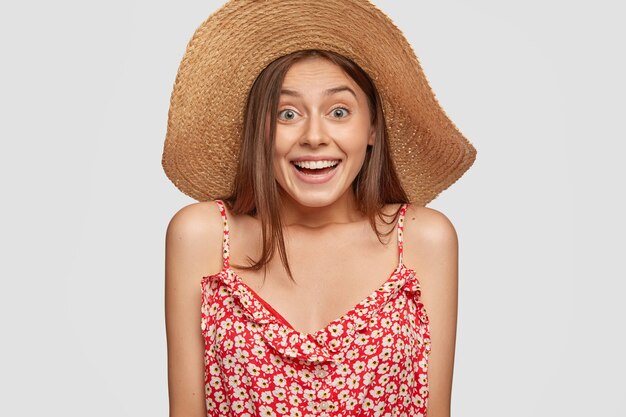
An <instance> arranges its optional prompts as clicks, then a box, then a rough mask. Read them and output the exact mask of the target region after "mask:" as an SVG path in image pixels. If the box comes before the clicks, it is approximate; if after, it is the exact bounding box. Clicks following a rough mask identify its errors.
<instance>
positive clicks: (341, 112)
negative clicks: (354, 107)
mask: <svg viewBox="0 0 626 417" xmlns="http://www.w3.org/2000/svg"><path fill="white" fill-rule="evenodd" d="M347 115H348V110H347V109H344V108H343V107H337V108H336V109H334V110H333V117H336V118H338V119H341V118H342V117H346V116H347Z"/></svg>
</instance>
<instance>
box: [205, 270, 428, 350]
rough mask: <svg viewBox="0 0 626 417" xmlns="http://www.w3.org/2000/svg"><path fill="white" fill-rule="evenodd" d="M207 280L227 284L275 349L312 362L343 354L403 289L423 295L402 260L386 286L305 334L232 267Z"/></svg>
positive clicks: (423, 318) (416, 281) (418, 284)
mask: <svg viewBox="0 0 626 417" xmlns="http://www.w3.org/2000/svg"><path fill="white" fill-rule="evenodd" d="M203 279H207V280H218V281H220V282H221V283H223V284H224V285H225V286H226V291H227V293H228V294H227V295H230V296H232V297H233V299H234V300H235V301H237V302H238V304H239V305H240V306H241V309H242V311H243V314H244V316H245V317H246V318H247V319H248V320H250V321H252V322H254V323H256V324H257V325H258V328H259V329H260V331H261V333H262V335H263V338H264V339H265V340H266V341H267V342H268V343H269V344H270V345H271V346H272V347H274V349H276V350H277V351H278V352H280V353H281V354H282V355H284V356H286V357H290V358H294V359H295V358H299V359H304V360H307V361H310V362H324V361H332V360H333V358H334V356H335V355H337V354H339V353H341V352H342V351H343V350H345V349H346V348H347V347H348V346H349V345H350V344H351V343H352V342H353V340H354V339H355V338H356V337H357V336H358V333H359V332H365V331H366V330H367V328H368V327H369V325H370V324H371V322H372V321H373V320H371V319H372V318H373V317H374V316H375V314H376V313H377V312H378V311H380V310H381V309H382V308H383V307H384V306H385V305H386V304H387V303H388V302H389V301H390V300H392V299H393V298H395V296H396V295H397V294H398V293H399V292H400V291H401V290H404V291H407V292H413V293H417V294H416V296H417V297H418V299H419V297H420V296H421V290H420V289H421V287H420V283H419V281H418V279H417V277H416V274H415V271H414V270H413V269H410V268H407V267H406V266H405V265H404V264H403V263H401V264H399V265H398V267H397V268H396V269H395V270H394V271H393V272H392V273H391V275H390V276H389V278H388V279H387V280H386V281H385V282H384V283H383V284H382V285H380V286H379V287H378V288H377V289H375V290H374V291H373V292H372V293H370V294H369V295H368V296H367V297H365V298H364V299H363V300H361V301H360V302H359V303H358V304H356V305H355V306H354V307H353V308H352V309H350V310H349V311H348V312H347V313H345V314H344V315H342V316H341V317H339V318H337V319H334V320H333V321H331V322H330V323H328V324H327V325H326V326H325V327H324V328H322V329H320V330H317V331H315V332H313V333H302V332H300V331H298V330H295V329H293V328H292V327H291V326H289V325H288V324H286V323H285V322H284V321H283V320H285V319H284V318H282V317H279V316H277V315H276V314H275V313H274V312H272V311H270V309H268V308H267V307H266V306H265V305H264V302H265V301H264V300H263V301H261V298H260V297H259V296H258V295H257V294H256V293H255V292H254V291H253V290H252V289H251V288H250V287H248V285H246V284H245V283H244V282H243V281H242V279H241V277H240V276H239V275H237V273H236V272H235V271H234V270H232V269H231V268H230V267H225V268H223V269H222V270H221V271H220V272H218V273H217V274H214V275H209V276H206V277H203ZM265 303H266V302H265ZM268 305H269V304H268ZM276 313H277V312H276ZM419 314H420V319H421V320H422V321H424V322H427V321H428V317H427V315H426V314H425V312H424V310H423V308H421V309H419ZM341 330H344V331H341Z"/></svg>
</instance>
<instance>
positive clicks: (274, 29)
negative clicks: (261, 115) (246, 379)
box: [162, 0, 476, 205]
mask: <svg viewBox="0 0 626 417" xmlns="http://www.w3.org/2000/svg"><path fill="white" fill-rule="evenodd" d="M303 49H322V50H328V51H332V52H335V53H338V54H340V55H343V56H345V57H346V58H349V59H351V60H352V61H354V62H355V63H356V64H358V65H359V66H360V67H361V68H363V70H365V72H367V73H368V74H369V76H370V77H371V78H372V80H373V81H374V83H375V85H376V88H377V89H378V92H379V94H380V96H381V99H382V102H383V103H382V104H383V111H384V113H385V119H386V122H387V130H388V133H389V140H390V144H389V145H390V149H391V155H392V158H393V160H394V164H395V166H396V170H397V172H398V176H399V177H400V180H401V183H402V186H403V187H404V190H405V191H406V193H407V195H408V196H409V199H410V201H411V203H413V204H416V205H426V204H427V203H429V202H430V201H431V200H433V199H434V198H435V197H436V196H437V195H439V193H441V191H443V190H445V189H446V188H448V187H449V186H450V185H452V184H453V183H454V182H456V181H457V180H458V179H459V178H460V177H461V176H462V175H463V174H464V173H465V171H467V170H468V169H469V167H470V166H471V165H472V163H473V162H474V160H475V158H476V149H475V148H474V147H473V146H472V144H471V143H470V142H469V141H468V140H467V139H466V138H465V137H464V136H463V135H462V134H461V133H460V132H459V131H458V129H457V128H456V127H455V125H454V124H453V123H452V121H450V119H448V117H447V116H446V114H445V113H444V111H443V110H442V108H441V107H440V106H439V104H438V102H437V99H436V98H435V96H434V94H433V92H432V90H431V88H430V86H429V84H428V81H427V80H426V77H425V75H424V73H423V71H422V68H421V66H420V64H419V62H418V60H417V57H416V56H415V53H414V52H413V49H412V48H411V46H410V45H409V43H408V41H407V40H406V39H405V37H404V36H403V34H402V32H400V30H399V29H398V28H397V27H396V26H395V25H394V24H393V22H392V21H391V20H390V19H389V18H388V17H387V16H386V15H385V14H384V13H383V12H381V11H380V10H379V9H377V8H376V7H375V6H374V5H372V4H371V3H370V2H368V1H363V0H341V1H338V0H323V1H318V0H231V1H229V2H227V3H226V4H225V5H224V6H222V8H221V9H219V10H218V11H216V12H215V13H213V14H212V15H211V16H209V18H208V19H207V20H206V21H204V23H202V24H201V25H200V27H198V29H197V30H196V31H195V33H194V35H193V37H192V39H191V40H190V41H189V44H188V45H187V50H186V52H185V55H184V56H183V59H182V62H181V63H180V67H179V69H178V74H177V76H176V81H175V84H174V90H173V92H172V96H171V102H170V109H169V117H168V125H167V135H166V139H165V146H164V149H163V159H162V164H163V169H164V170H165V173H166V175H167V176H168V178H169V179H170V180H171V181H172V182H173V183H174V184H175V185H176V187H178V188H179V189H180V190H181V191H182V192H183V193H185V194H187V195H189V196H190V197H192V198H194V199H195V200H198V201H204V200H209V199H215V198H217V197H220V196H223V195H228V194H229V193H230V190H231V186H232V183H233V179H234V175H235V172H236V171H237V164H238V155H239V142H240V138H241V135H242V130H243V117H244V109H245V106H246V101H247V96H248V92H249V90H250V88H251V86H252V84H253V82H254V80H255V79H256V77H257V75H258V74H259V73H260V72H261V71H262V70H263V69H264V68H265V67H266V66H267V65H268V64H270V63H271V62H272V61H274V60H275V59H277V58H279V57H281V56H283V55H287V54H290V53H292V52H296V51H298V50H303Z"/></svg>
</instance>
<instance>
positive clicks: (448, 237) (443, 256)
mask: <svg viewBox="0 0 626 417" xmlns="http://www.w3.org/2000/svg"><path fill="white" fill-rule="evenodd" d="M404 249H405V262H406V264H407V266H408V267H409V268H412V269H415V270H416V272H417V273H418V275H420V276H424V277H427V276H429V275H431V274H429V273H428V272H429V271H430V270H432V269H435V268H437V266H438V265H442V263H445V264H448V265H452V266H454V265H456V262H457V254H458V236H457V233H456V229H455V228H454V225H453V224H452V222H451V221H450V219H448V217H447V216H446V215H445V214H444V213H442V212H440V211H438V210H436V209H433V208H430V207H421V206H414V205H409V206H408V208H407V211H406V215H405V221H404ZM420 271H421V272H423V273H422V274H420Z"/></svg>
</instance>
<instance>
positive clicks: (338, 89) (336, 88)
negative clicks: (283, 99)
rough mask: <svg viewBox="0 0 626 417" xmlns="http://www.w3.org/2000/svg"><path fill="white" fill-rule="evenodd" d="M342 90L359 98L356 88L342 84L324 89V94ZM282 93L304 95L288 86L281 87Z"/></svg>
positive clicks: (330, 94)
mask: <svg viewBox="0 0 626 417" xmlns="http://www.w3.org/2000/svg"><path fill="white" fill-rule="evenodd" d="M342 91H347V92H349V93H350V94H352V95H353V96H354V98H357V97H356V93H355V92H354V90H353V89H351V88H350V87H348V86H347V85H341V86H339V87H333V88H329V89H328V90H326V91H324V95H325V96H332V95H333V94H337V93H341V92H342ZM280 94H281V95H286V96H292V97H302V94H300V93H299V92H297V91H295V90H290V89H288V88H283V89H281V90H280Z"/></svg>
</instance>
